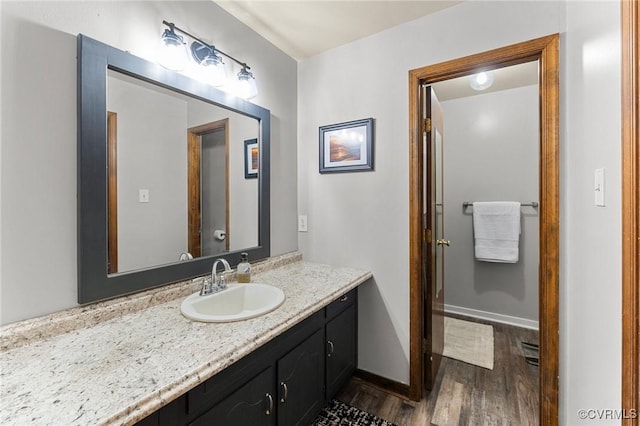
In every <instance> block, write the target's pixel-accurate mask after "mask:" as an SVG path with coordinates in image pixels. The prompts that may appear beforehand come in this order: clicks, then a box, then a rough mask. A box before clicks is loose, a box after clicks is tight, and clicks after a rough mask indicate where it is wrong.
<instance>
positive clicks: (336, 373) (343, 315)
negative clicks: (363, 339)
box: [325, 294, 358, 396]
mask: <svg viewBox="0 0 640 426" xmlns="http://www.w3.org/2000/svg"><path fill="white" fill-rule="evenodd" d="M349 298H351V299H352V300H349ZM354 299H355V294H347V295H345V296H344V297H342V298H341V299H340V300H337V301H336V302H333V303H332V304H331V305H329V307H328V308H327V324H326V326H325V330H326V353H327V355H326V386H327V395H331V396H333V395H335V394H336V393H337V392H338V391H339V390H340V388H341V387H342V386H343V385H344V383H345V382H346V381H347V380H349V377H351V374H353V372H354V370H355V369H356V366H357V363H358V359H357V346H358V329H357V311H356V307H355V300H354ZM329 308H332V309H333V310H334V312H332V316H330V313H329V311H330V309H329ZM338 308H342V309H340V310H338ZM335 310H338V312H335Z"/></svg>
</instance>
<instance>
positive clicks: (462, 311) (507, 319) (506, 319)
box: [444, 304, 539, 330]
mask: <svg viewBox="0 0 640 426" xmlns="http://www.w3.org/2000/svg"><path fill="white" fill-rule="evenodd" d="M444 311H445V312H447V313H452V314H457V315H464V316H467V317H473V318H478V319H483V320H486V321H493V322H499V323H501V324H509V325H514V326H516V327H523V328H529V329H532V330H539V325H538V321H534V320H530V319H526V318H519V317H512V316H510V315H503V314H496V313H495V312H486V311H480V310H477V309H470V308H464V307H462V306H454V305H446V304H445V305H444Z"/></svg>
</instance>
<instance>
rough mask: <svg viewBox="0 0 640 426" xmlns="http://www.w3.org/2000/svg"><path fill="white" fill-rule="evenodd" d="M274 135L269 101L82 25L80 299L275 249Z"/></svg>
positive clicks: (135, 288)
mask: <svg viewBox="0 0 640 426" xmlns="http://www.w3.org/2000/svg"><path fill="white" fill-rule="evenodd" d="M269 135H270V112H269V111H268V110H267V109H264V108H261V107H259V106H257V105H254V104H252V103H249V102H247V101H245V100H243V99H240V98H237V97H235V96H233V95H230V94H227V93H225V92H222V91H220V90H217V89H215V88H213V87H212V86H210V85H207V84H205V83H201V82H198V81H195V80H193V79H191V78H189V77H186V76H184V75H181V74H178V73H176V72H173V71H169V70H167V69H164V68H162V67H161V66H159V65H157V64H154V63H151V62H148V61H146V60H143V59H141V58H138V57H136V56H133V55H131V54H129V53H127V52H124V51H121V50H119V49H116V48H113V47H111V46H108V45H105V44H103V43H101V42H98V41H96V40H93V39H91V38H89V37H86V36H84V35H79V36H78V302H79V303H88V302H93V301H97V300H101V299H106V298H110V297H115V296H119V295H123V294H128V293H132V292H136V291H141V290H145V289H148V288H152V287H156V286H160V285H163V284H168V283H171V282H176V281H180V280H185V279H188V278H191V277H195V276H199V275H203V274H206V273H207V272H210V270H211V266H212V264H213V261H214V260H215V259H216V258H218V257H224V258H225V259H227V260H228V261H229V262H230V263H231V264H232V266H235V265H237V263H239V261H240V253H241V252H247V253H249V258H250V259H251V260H259V259H264V258H266V257H269V254H270V253H269V244H270V238H269V237H270V231H269V218H270V215H269V142H270V138H269ZM246 141H252V142H254V141H255V142H257V146H255V145H254V149H253V151H252V154H253V155H252V156H251V157H250V159H251V161H253V163H252V166H253V167H254V173H257V179H247V177H246V175H245V172H246V166H247V164H246V162H247V157H246V152H245V150H246V143H245V142H246ZM252 177H254V176H252ZM181 256H182V258H190V257H193V259H187V260H182V261H181V260H179V259H180V258H181Z"/></svg>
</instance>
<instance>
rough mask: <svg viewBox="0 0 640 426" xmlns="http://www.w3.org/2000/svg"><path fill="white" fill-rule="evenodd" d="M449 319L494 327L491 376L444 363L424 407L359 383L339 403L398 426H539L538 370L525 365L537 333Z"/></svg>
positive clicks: (354, 381)
mask: <svg viewBox="0 0 640 426" xmlns="http://www.w3.org/2000/svg"><path fill="white" fill-rule="evenodd" d="M449 316H451V317H455V318H460V319H465V320H468V321H475V322H478V323H482V324H490V325H492V326H493V330H494V357H495V358H494V368H493V370H487V369H485V368H482V367H476V366H473V365H470V364H466V363H464V362H461V361H456V360H454V359H451V358H444V357H443V358H442V364H441V366H440V371H439V372H438V377H437V379H436V383H435V387H434V389H433V390H432V391H431V392H430V393H428V392H425V397H424V398H423V399H422V401H420V402H413V401H408V400H404V399H402V398H399V397H396V396H394V395H390V394H387V393H385V392H383V391H381V390H379V389H378V388H376V387H373V386H371V385H369V384H368V383H366V382H363V381H361V380H359V379H356V378H353V379H351V381H350V382H349V383H348V384H347V385H346V386H345V387H344V388H343V389H342V390H341V392H340V393H339V394H338V396H337V397H336V398H337V399H339V400H340V401H343V402H345V403H347V404H350V405H352V406H354V407H358V408H360V409H362V410H365V411H368V412H369V413H371V414H375V415H376V416H378V417H381V418H383V419H385V420H387V421H390V422H393V423H395V424H397V425H399V426H427V425H438V426H453V425H459V426H467V425H478V426H485V425H513V426H516V425H518V426H519V425H523V426H528V425H537V424H538V404H539V399H538V380H539V379H538V367H534V366H532V365H529V364H528V363H527V362H526V360H525V358H524V351H523V349H522V345H521V342H523V341H524V342H529V343H536V344H537V343H538V332H537V331H535V330H528V329H524V328H519V327H514V326H510V325H505V324H498V323H491V322H488V321H482V320H475V319H471V318H467V317H460V316H456V315H449Z"/></svg>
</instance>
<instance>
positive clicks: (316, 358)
mask: <svg viewBox="0 0 640 426" xmlns="http://www.w3.org/2000/svg"><path fill="white" fill-rule="evenodd" d="M357 315H358V314H357V289H353V290H351V291H350V292H349V293H347V294H346V295H344V296H342V297H341V298H339V299H338V300H336V301H334V302H332V303H331V304H329V305H328V306H327V307H325V308H324V309H322V310H321V311H318V312H316V313H315V314H313V315H311V316H310V317H309V318H307V319H305V320H303V321H302V322H301V323H299V324H297V325H295V326H294V327H292V328H291V329H289V330H287V331H286V332H285V333H283V334H282V335H280V336H278V337H276V338H274V339H273V340H271V341H270V342H268V343H266V344H265V345H263V346H262V347H260V348H258V349H256V350H255V351H253V352H252V353H250V354H249V355H247V356H245V357H244V358H241V359H240V360H238V361H237V362H236V363H234V364H233V365H231V366H230V367H228V368H226V369H224V370H223V371H221V372H220V373H218V374H216V375H215V376H213V377H212V378H210V379H209V380H207V381H205V382H204V383H202V384H200V385H198V386H197V387H195V388H194V389H192V390H190V391H189V392H187V393H186V394H185V395H182V396H181V397H179V398H178V399H177V400H175V401H173V402H172V403H170V404H169V405H167V406H165V407H163V408H161V409H160V410H158V411H157V412H155V413H153V414H152V415H150V416H149V417H147V418H146V419H144V420H142V421H141V422H139V423H138V425H159V426H165V425H172V426H175V425H193V426H203V425H214V424H215V425H216V426H236V425H237V426H245V425H258V426H268V425H270V426H289V425H308V424H310V423H311V422H312V421H313V419H314V418H315V417H316V416H317V414H318V413H319V412H320V410H321V409H322V408H323V407H324V406H325V405H326V403H327V402H328V401H329V400H330V399H331V398H333V397H334V396H335V394H336V393H337V392H338V391H339V390H340V388H341V387H342V386H343V385H344V384H345V383H346V382H347V380H349V378H350V377H351V374H352V373H353V372H354V370H355V368H356V365H357V337H358V336H357V329H358V325H357V317H358V316H357Z"/></svg>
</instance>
